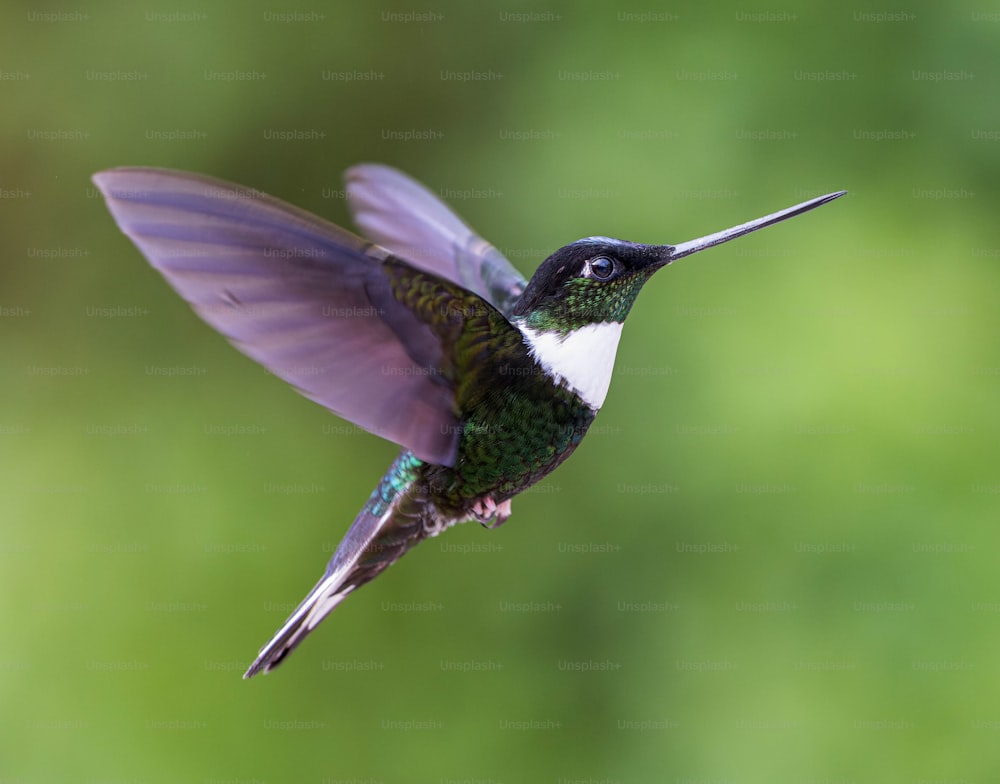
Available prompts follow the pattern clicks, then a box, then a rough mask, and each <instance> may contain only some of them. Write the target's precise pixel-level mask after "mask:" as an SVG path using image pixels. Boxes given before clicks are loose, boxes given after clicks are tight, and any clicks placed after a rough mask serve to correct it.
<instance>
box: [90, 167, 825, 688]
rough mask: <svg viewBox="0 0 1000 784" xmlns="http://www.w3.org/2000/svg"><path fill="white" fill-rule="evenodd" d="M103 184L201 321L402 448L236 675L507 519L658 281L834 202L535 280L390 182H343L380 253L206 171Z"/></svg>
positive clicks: (602, 386) (386, 175)
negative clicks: (416, 555)
mask: <svg viewBox="0 0 1000 784" xmlns="http://www.w3.org/2000/svg"><path fill="white" fill-rule="evenodd" d="M95 182H96V183H97V184H98V187H99V188H100V189H101V191H102V192H103V193H104V195H105V197H106V199H107V201H108V205H109V207H110V209H111V211H112V213H113V215H114V216H115V218H116V220H117V221H118V223H119V225H120V226H121V227H122V230H123V231H124V232H125V233H126V234H127V235H128V236H129V237H130V238H132V240H133V241H134V242H135V243H136V245H137V246H138V247H139V249H140V250H141V251H142V252H143V253H144V254H145V255H146V256H147V258H149V260H150V261H151V262H152V264H153V265H154V266H155V267H156V268H157V269H158V270H159V271H160V272H161V273H163V275H164V276H165V277H166V278H167V280H168V281H169V282H170V283H171V285H173V286H174V288H175V289H177V291H178V292H179V293H180V294H181V295H182V296H183V297H184V298H185V299H187V300H188V301H189V302H190V303H191V304H192V305H193V306H194V308H195V309H196V310H197V311H198V313H199V315H201V316H202V318H204V319H205V320H206V321H207V322H208V323H209V324H211V325H212V326H214V327H215V328H216V329H218V330H219V331H220V332H222V333H223V334H224V335H226V336H227V337H228V338H229V339H230V340H231V341H233V343H234V344H235V345H236V346H237V347H238V348H240V350H241V351H243V352H244V353H246V354H247V355H249V356H250V357H252V358H254V359H256V360H257V361H259V362H260V363H261V364H263V365H265V366H266V367H268V368H269V369H270V370H272V372H274V373H275V374H276V375H278V376H280V377H282V378H284V379H285V380H286V381H289V382H290V383H292V384H293V385H295V386H296V387H298V388H299V390H300V391H301V392H302V393H303V394H305V395H306V396H308V397H310V398H312V399H314V400H316V401H317V402H319V403H321V404H322V405H324V406H326V407H327V408H329V409H330V410H331V411H333V412H335V413H337V414H339V415H341V416H344V417H345V418H347V419H350V420H352V421H354V422H356V423H357V424H359V425H361V426H362V427H365V428H366V429H368V430H370V431H371V432H373V433H376V434H377V435H381V436H383V437H385V438H387V439H389V440H392V441H395V442H396V443H398V444H400V445H401V446H402V447H403V449H402V451H401V453H400V455H399V456H398V457H397V458H396V460H395V462H394V463H393V464H392V465H391V466H390V467H389V470H388V471H387V472H386V474H385V476H384V477H383V478H382V480H381V481H380V482H379V484H378V486H377V487H376V488H375V490H374V491H373V492H372V494H371V496H370V498H369V499H368V502H367V503H366V504H365V506H364V507H363V508H362V510H361V512H360V513H359V515H358V516H357V518H356V519H355V521H354V524H353V525H352V526H351V528H350V529H349V530H348V532H347V534H346V535H345V537H344V539H343V541H342V542H341V543H340V545H339V546H338V548H337V550H336V552H335V553H334V555H333V557H332V559H331V560H330V563H329V565H328V566H327V570H326V572H325V574H324V575H323V578H322V579H321V580H320V581H319V582H318V583H317V584H316V586H315V587H314V588H313V589H312V591H310V593H309V594H308V595H307V596H306V598H305V599H304V600H303V601H302V603H301V604H300V605H299V607H298V608H297V609H296V610H295V612H293V613H292V615H291V616H290V617H289V618H288V620H287V621H286V622H285V624H284V625H283V626H282V627H281V629H279V630H278V632H277V633H276V634H275V635H274V637H273V638H272V639H271V641H270V642H268V644H267V645H266V646H264V648H262V649H261V652H260V655H259V656H258V657H257V659H256V661H255V662H254V663H253V664H252V665H251V666H250V668H249V670H248V671H247V673H246V677H250V676H252V675H255V674H256V673H258V672H261V671H265V672H266V671H268V670H270V669H272V668H273V667H275V666H276V665H277V664H278V663H279V662H281V661H282V660H283V659H284V657H285V656H287V655H288V653H290V652H291V651H292V650H293V649H294V648H295V646H296V645H298V644H299V642H301V641H302V639H303V638H304V637H305V636H306V635H307V634H308V633H309V632H310V631H311V630H312V629H314V628H315V627H316V625H317V624H318V623H319V622H320V621H321V620H322V619H323V618H324V617H326V615H327V614H329V612H330V611H332V610H333V609H334V607H336V606H337V605H338V604H339V603H340V601H342V600H343V599H344V598H345V597H346V596H347V595H349V594H350V593H351V592H352V591H354V590H355V589H356V588H358V587H360V586H361V585H363V584H364V583H366V582H368V581H370V580H371V579H373V578H374V577H376V576H377V575H378V574H380V573H381V572H382V571H383V570H384V569H385V568H386V567H388V566H389V565H391V564H392V563H394V562H395V561H396V560H398V559H399V558H400V557H401V556H402V555H403V554H405V553H406V552H407V551H408V550H410V549H411V548H412V547H414V546H415V545H416V544H417V543H419V542H420V541H421V540H423V539H425V538H428V537H431V536H436V535H437V534H439V533H440V532H442V531H443V530H445V529H447V528H449V527H450V526H452V525H454V524H456V523H460V522H465V521H469V520H476V521H478V522H480V523H483V524H484V525H487V526H490V527H495V526H497V525H500V524H501V523H503V522H504V521H505V520H506V519H507V518H508V517H509V516H510V511H511V509H510V503H511V499H512V498H514V497H515V496H516V495H517V494H518V493H520V492H522V491H523V490H525V489H526V488H528V487H530V486H531V485H532V484H534V483H535V482H537V481H538V480H540V479H541V478H542V477H544V476H545V475H546V474H548V473H549V472H551V471H552V470H554V469H555V468H556V467H557V466H558V465H559V464H560V463H562V462H563V461H564V460H565V459H566V458H567V457H569V455H570V454H572V452H573V451H574V450H575V449H576V447H577V446H578V445H579V444H580V442H581V440H582V439H583V437H584V435H585V434H586V432H587V429H588V428H589V427H590V425H591V423H592V422H593V421H594V417H595V416H596V415H597V412H598V410H599V409H600V408H601V406H602V404H603V403H604V399H605V396H606V394H607V391H608V386H609V384H610V380H611V374H612V370H613V367H614V358H615V352H616V350H617V346H618V340H619V337H620V335H621V328H622V325H623V323H624V321H625V317H626V316H627V315H628V312H629V310H630V309H631V307H632V304H633V303H634V301H635V298H636V296H637V295H638V292H639V290H640V289H641V288H642V286H643V284H644V283H645V282H646V281H647V280H648V279H649V278H650V277H651V276H652V275H653V273H655V272H656V270H658V269H660V268H662V267H664V266H666V265H667V264H669V263H671V262H672V261H674V260H675V259H677V258H681V257H683V256H685V255H688V254H690V253H694V252H696V251H698V250H701V249H703V248H706V247H711V246H712V245H716V244H719V243H721V242H725V241H727V240H729V239H732V238H734V237H737V236H740V235H742V234H745V233H748V232H750V231H754V230H756V229H758V228H762V227H763V226H767V225H771V224H773V223H776V222H778V221H780V220H784V219H785V218H788V217H792V216H793V215H797V214H800V213H801V212H804V211H806V210H808V209H811V208H813V207H815V206H818V205H819V204H822V203H825V202H826V201H829V200H831V199H832V198H836V196H838V195H840V194H839V193H837V194H831V195H829V196H826V197H821V198H820V199H813V200H811V201H809V202H806V203H804V204H802V205H798V206H797V207H793V208H790V209H788V210H783V211H781V212H779V213H775V214H773V215H770V216H767V217H766V218H761V219H759V220H757V221H752V222H750V223H747V224H743V225H741V226H738V227H736V228H734V229H730V230H727V231H725V232H719V233H718V234H714V235H709V236H708V237H705V238H702V239H701V240H694V241H692V242H689V243H684V244H683V245H676V246H671V245H641V244H638V243H631V242H625V241H622V240H614V239H610V238H607V237H589V238H586V239H583V240H579V241H577V242H574V243H571V244H570V245H567V246H565V247H563V248H561V249H560V250H558V251H556V253H554V254H552V256H550V257H549V258H548V259H547V260H546V261H545V262H544V263H543V264H542V265H541V267H539V269H538V271H537V272H536V273H535V275H534V276H533V277H532V279H531V281H530V282H528V281H525V280H524V278H523V277H522V276H521V275H520V273H518V272H517V271H516V270H515V269H514V268H513V267H512V266H511V265H510V264H509V262H507V260H506V259H504V258H503V256H502V255H500V254H499V252H498V251H497V250H496V249H495V248H493V247H492V246H491V245H490V244H489V243H487V242H486V241H485V240H482V239H481V238H480V237H478V236H477V235H476V234H475V233H474V232H472V230H471V229H469V228H468V227H467V226H466V225H465V224H464V223H463V222H462V221H461V220H460V219H458V218H457V217H456V216H455V215H454V214H453V213H452V212H451V211H450V210H449V209H448V208H447V207H446V206H445V205H444V204H442V203H441V202H440V201H439V200H438V199H437V198H436V197H435V196H434V195H433V194H431V193H430V192H429V191H427V190H426V189H424V188H423V187H422V186H420V185H419V184H417V183H416V182H414V181H413V180H411V179H409V178H408V177H406V176H405V175H403V174H401V173H399V172H397V171H395V170H393V169H389V168H388V167H383V166H377V165H362V166H357V167H354V168H353V169H351V170H349V171H348V173H347V183H348V197H349V203H350V204H351V206H352V209H353V212H354V216H355V220H356V221H357V223H358V224H359V225H360V226H361V228H362V230H364V231H365V233H366V234H367V235H368V237H369V238H370V239H371V240H373V242H369V241H366V240H363V239H361V238H359V237H356V236H355V235H353V234H351V233H349V232H346V231H344V230H343V229H340V228H339V227H336V226H333V225H332V224H329V223H326V222H325V221H322V220H321V219H319V218H316V217H315V216H312V215H310V214H308V213H306V212H303V211H301V210H298V209H296V208H294V207H291V206H289V205H287V204H284V203H283V202H279V201H277V200H275V199H272V198H271V197H268V196H265V195H264V194H261V193H259V192H257V191H252V190H249V189H246V188H240V187H239V186H235V185H231V184H229V183H224V182H222V181H219V180H213V179H210V178H205V177H201V176H198V175H192V174H185V173H181V172H171V171H168V170H160V169H113V170H110V171H107V172H102V173H100V174H98V175H95ZM376 243H378V244H376Z"/></svg>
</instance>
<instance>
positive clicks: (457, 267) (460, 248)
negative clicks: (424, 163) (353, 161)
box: [344, 163, 527, 317]
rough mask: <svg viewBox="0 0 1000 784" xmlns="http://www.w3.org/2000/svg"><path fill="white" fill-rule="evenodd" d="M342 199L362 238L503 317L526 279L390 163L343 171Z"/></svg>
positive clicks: (437, 201)
mask: <svg viewBox="0 0 1000 784" xmlns="http://www.w3.org/2000/svg"><path fill="white" fill-rule="evenodd" d="M344 179H345V181H346V184H347V203H348V206H349V207H350V209H351V213H352V214H353V216H354V222H355V223H356V224H357V225H358V227H359V228H360V229H361V230H362V232H364V234H365V236H366V237H368V238H369V239H371V240H372V241H374V242H377V243H378V244H379V245H381V246H383V247H385V248H388V249H389V250H390V251H392V253H394V254H395V255H397V256H399V257H400V258H401V259H405V260H406V261H409V262H410V263H412V264H414V265H415V266H417V267H419V268H420V269H423V270H426V271H427V272H433V273H434V274H435V275H440V276H441V277H443V278H447V279H448V280H450V281H452V282H453V283H457V284H458V285H459V286H461V287H462V288H465V289H468V290H469V291H472V292H474V293H476V294H478V295H479V296H480V297H482V298H483V299H485V300H486V301H487V302H489V303H490V304H491V305H493V306H494V307H495V308H496V309H497V310H499V311H500V312H501V313H503V314H504V315H505V316H508V317H509V316H510V312H511V309H512V308H513V306H514V302H515V301H516V300H517V298H518V297H520V296H521V292H522V291H524V287H525V286H526V285H527V281H526V280H525V279H524V276H523V275H521V273H520V272H518V271H517V270H516V269H514V267H513V266H511V263H510V262H509V261H507V259H506V258H504V256H503V254H502V253H500V251H498V250H497V249H496V248H494V247H493V246H492V245H491V244H490V243H488V242H487V241H486V240H484V239H483V238H482V237H480V236H479V235H478V234H476V233H475V232H474V231H473V230H472V229H470V228H469V227H468V226H467V225H466V224H465V222H464V221H463V220H462V219H461V218H459V217H458V216H457V215H456V214H455V213H454V212H452V211H451V210H450V209H449V208H448V207H447V206H446V205H445V204H444V202H442V201H441V200H440V199H439V198H438V197H437V196H435V195H434V194H433V193H431V192H430V191H429V190H428V189H427V188H425V187H424V186H423V185H421V184H420V183H418V182H417V181H416V180H413V179H411V178H410V177H407V176H406V175H405V174H403V173H402V172H400V171H398V170H396V169H393V168H391V167H389V166H382V165H380V164H375V163H363V164H359V165H358V166H353V167H351V168H350V169H348V170H347V171H346V172H345V173H344Z"/></svg>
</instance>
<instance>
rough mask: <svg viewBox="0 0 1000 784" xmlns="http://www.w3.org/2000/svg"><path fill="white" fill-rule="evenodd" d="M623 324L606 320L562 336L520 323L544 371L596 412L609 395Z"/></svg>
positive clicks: (520, 327) (525, 337) (532, 351)
mask: <svg viewBox="0 0 1000 784" xmlns="http://www.w3.org/2000/svg"><path fill="white" fill-rule="evenodd" d="M622 326H624V325H623V324H622V323H621V322H618V321H605V322H602V323H600V324H588V325H587V326H585V327H580V329H575V330H573V331H572V332H570V333H569V334H567V335H565V336H563V335H559V334H558V333H556V332H536V331H535V330H533V329H532V328H531V327H529V326H527V325H525V324H523V323H518V324H517V327H518V329H520V330H521V332H522V334H523V335H524V339H525V341H526V342H527V344H528V345H529V346H530V347H531V355H532V356H533V357H534V358H535V359H536V360H537V361H538V363H539V364H540V365H541V366H542V367H543V368H545V371H546V372H547V373H548V374H549V375H550V376H551V377H552V378H553V379H554V380H556V381H565V382H566V383H567V384H568V385H569V386H570V387H571V388H572V389H573V391H574V392H576V394H578V395H579V396H580V398H581V399H582V400H583V402H584V403H586V404H587V405H588V406H590V407H591V408H592V409H594V410H595V411H597V410H598V409H599V408H600V407H601V406H602V405H604V398H606V397H607V396H608V387H609V386H610V385H611V374H612V372H613V371H614V369H615V353H616V352H617V351H618V339H619V338H620V337H621V334H622Z"/></svg>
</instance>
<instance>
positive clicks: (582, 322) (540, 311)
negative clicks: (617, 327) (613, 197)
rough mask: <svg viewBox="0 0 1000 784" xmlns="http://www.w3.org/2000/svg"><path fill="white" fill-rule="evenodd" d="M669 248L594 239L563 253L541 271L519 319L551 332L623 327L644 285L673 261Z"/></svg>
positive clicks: (522, 304)
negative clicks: (609, 325)
mask: <svg viewBox="0 0 1000 784" xmlns="http://www.w3.org/2000/svg"><path fill="white" fill-rule="evenodd" d="M671 250H672V248H671V247H670V246H669V245H640V244H638V243H635V242H626V241H625V240H615V239H611V238H609V237H588V238H586V239H582V240H577V241H576V242H574V243H571V244H570V245H566V246H565V247H562V248H560V249H559V250H557V251H556V252H555V253H553V254H552V255H551V256H549V257H548V258H547V259H546V260H545V261H544V262H542V264H541V266H539V268H538V269H537V270H536V271H535V274H534V275H533V276H532V278H531V281H530V282H529V283H528V285H527V287H526V288H525V290H524V293H523V294H522V295H521V298H520V299H519V300H518V301H517V304H516V305H515V306H514V312H513V316H514V317H515V318H520V319H524V320H525V322H526V323H527V325H528V326H530V327H532V328H533V329H536V330H543V331H546V332H559V333H567V332H572V331H574V330H576V329H579V328H580V327H585V326H587V325H588V324H600V323H603V322H619V323H620V322H623V321H624V320H625V317H626V316H627V315H628V312H629V310H630V309H631V307H632V303H634V302H635V298H636V297H637V296H638V294H639V290H640V289H641V288H642V285H643V284H644V283H645V282H646V281H647V280H649V278H650V276H651V275H652V274H653V273H654V272H655V271H656V270H658V269H659V268H660V267H662V266H664V265H665V264H668V263H669V262H670V251H671Z"/></svg>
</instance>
